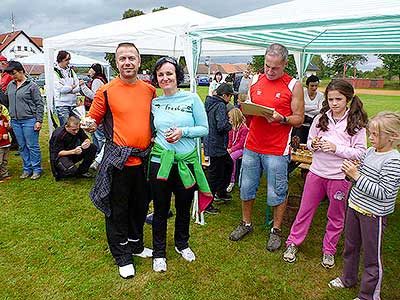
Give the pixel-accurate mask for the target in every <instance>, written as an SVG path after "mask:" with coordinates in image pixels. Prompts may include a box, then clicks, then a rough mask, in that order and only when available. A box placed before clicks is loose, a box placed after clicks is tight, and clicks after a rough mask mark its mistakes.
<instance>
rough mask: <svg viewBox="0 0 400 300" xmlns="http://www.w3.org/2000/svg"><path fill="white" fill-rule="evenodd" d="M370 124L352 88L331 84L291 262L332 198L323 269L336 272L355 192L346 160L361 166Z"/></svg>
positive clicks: (316, 124) (311, 139) (311, 143)
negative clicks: (324, 202) (319, 211)
mask: <svg viewBox="0 0 400 300" xmlns="http://www.w3.org/2000/svg"><path fill="white" fill-rule="evenodd" d="M349 104H350V105H349ZM348 106H349V107H348ZM367 121H368V120H367V114H366V112H365V111H364V109H363V104H362V102H361V100H360V98H358V97H357V96H356V95H354V89H353V87H352V85H351V84H350V83H348V82H346V81H344V80H334V81H331V82H330V83H329V84H328V86H327V88H326V90H325V100H324V102H323V103H322V109H321V114H319V115H318V116H317V117H316V118H315V119H314V121H313V123H312V124H311V128H310V132H309V135H308V141H307V146H308V148H309V149H310V150H312V151H314V154H313V160H312V164H311V166H310V172H309V173H308V174H307V178H306V182H305V184H304V190H303V196H302V199H301V204H300V208H299V212H298V213H297V216H296V219H295V221H294V223H293V225H292V228H291V230H290V235H289V237H288V239H287V241H286V247H287V248H286V251H285V253H284V254H283V259H284V260H285V261H287V262H294V261H295V260H296V253H297V249H298V247H299V246H300V244H301V243H302V242H303V241H304V239H305V238H306V235H307V232H308V229H309V228H310V225H311V221H312V219H313V216H314V213H315V211H316V210H317V208H318V206H319V204H320V202H321V201H322V200H323V199H324V198H325V196H327V197H328V199H329V207H328V212H327V219H328V222H327V224H326V231H325V236H324V240H323V243H322V245H323V246H322V253H323V256H322V266H323V267H325V268H333V267H334V265H335V253H336V245H337V243H338V241H339V238H340V235H341V233H342V231H343V227H344V218H345V211H346V202H347V196H348V193H349V189H350V186H351V183H350V182H349V181H347V180H345V174H344V173H343V172H342V171H341V165H342V163H343V161H344V160H345V159H348V160H352V161H358V160H359V159H360V158H361V156H362V154H363V153H364V152H365V150H366V149H367V137H366V129H365V127H366V125H367Z"/></svg>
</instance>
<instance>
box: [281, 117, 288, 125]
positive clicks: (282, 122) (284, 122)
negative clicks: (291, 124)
mask: <svg viewBox="0 0 400 300" xmlns="http://www.w3.org/2000/svg"><path fill="white" fill-rule="evenodd" d="M287 122H288V119H287V118H286V116H283V119H282V121H281V124H287Z"/></svg>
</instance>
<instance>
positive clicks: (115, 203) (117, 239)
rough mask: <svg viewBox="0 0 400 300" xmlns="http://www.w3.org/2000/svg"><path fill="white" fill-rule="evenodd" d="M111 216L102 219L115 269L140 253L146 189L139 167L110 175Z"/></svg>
mask: <svg viewBox="0 0 400 300" xmlns="http://www.w3.org/2000/svg"><path fill="white" fill-rule="evenodd" d="M113 172H114V173H113V177H112V187H111V216H110V217H109V218H107V217H106V233H107V240H108V245H109V247H110V251H111V254H112V255H113V257H114V259H115V261H116V263H117V265H118V266H120V267H122V266H125V265H128V264H132V263H133V258H132V253H140V252H142V251H143V249H144V246H143V225H144V220H145V218H146V213H147V209H148V203H149V201H148V197H149V189H148V183H147V181H146V176H145V174H144V170H143V166H132V167H127V166H125V167H124V168H123V169H122V170H118V169H115V170H114V171H113Z"/></svg>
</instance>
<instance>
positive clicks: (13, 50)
mask: <svg viewBox="0 0 400 300" xmlns="http://www.w3.org/2000/svg"><path fill="white" fill-rule="evenodd" d="M19 47H20V48H19ZM25 47H26V48H25ZM19 49H20V50H19ZM25 49H27V50H25ZM40 52H41V49H40V48H38V47H37V46H36V45H35V44H33V43H31V41H30V40H29V39H28V38H27V37H26V36H25V35H23V34H20V35H19V36H18V37H17V38H16V39H15V40H14V41H12V42H11V43H10V44H9V45H8V46H7V47H6V48H5V49H4V50H3V51H1V54H2V55H4V56H5V57H7V58H8V59H18V58H22V57H28V56H31V55H34V54H38V53H40Z"/></svg>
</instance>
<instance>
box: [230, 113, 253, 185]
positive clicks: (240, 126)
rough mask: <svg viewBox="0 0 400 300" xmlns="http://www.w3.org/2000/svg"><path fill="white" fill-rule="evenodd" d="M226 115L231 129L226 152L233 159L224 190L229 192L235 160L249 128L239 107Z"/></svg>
mask: <svg viewBox="0 0 400 300" xmlns="http://www.w3.org/2000/svg"><path fill="white" fill-rule="evenodd" d="M228 116H229V122H230V123H231V124H232V130H231V131H229V142H228V153H229V154H230V155H231V158H232V160H233V171H232V177H231V183H230V184H229V186H228V187H227V189H226V191H227V192H228V193H230V192H231V191H232V189H233V187H234V185H235V175H236V161H237V159H238V158H240V157H242V155H243V149H244V143H245V141H246V138H247V134H248V133H249V128H248V127H247V125H246V118H245V117H244V115H243V113H242V112H241V111H240V109H238V108H233V109H231V110H230V111H229V113H228Z"/></svg>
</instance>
